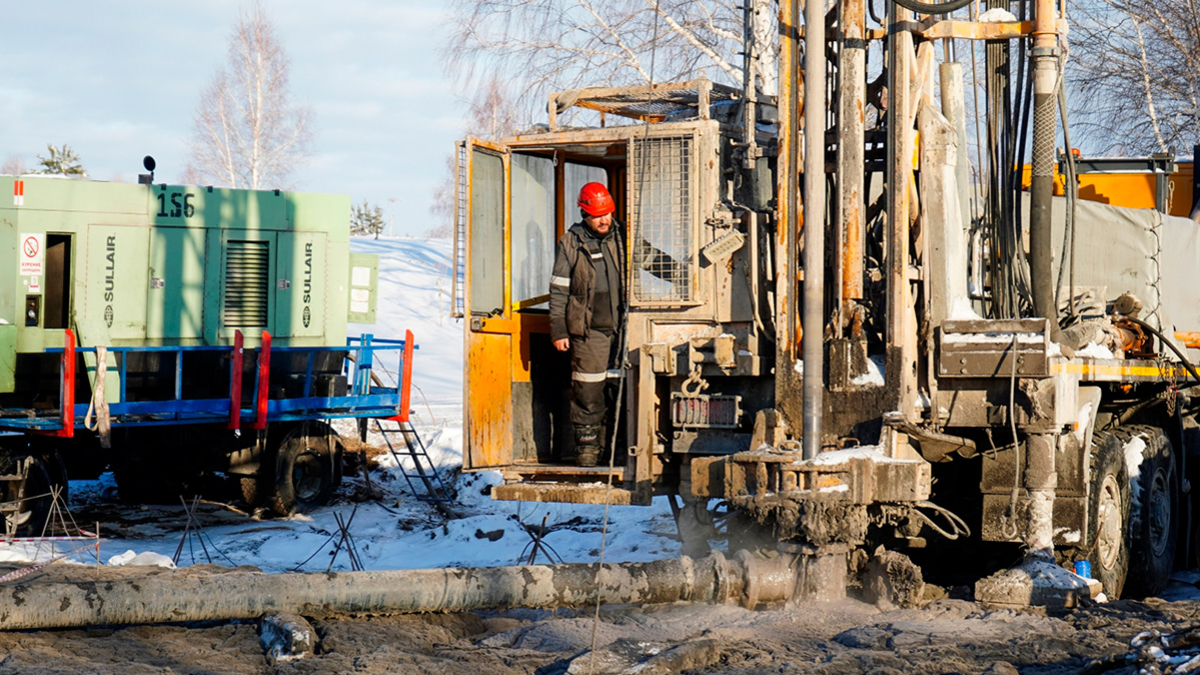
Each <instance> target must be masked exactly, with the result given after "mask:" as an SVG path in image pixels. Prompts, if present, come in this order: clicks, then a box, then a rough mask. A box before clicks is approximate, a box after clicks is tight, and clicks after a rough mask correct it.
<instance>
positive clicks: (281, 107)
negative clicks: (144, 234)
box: [187, 6, 312, 189]
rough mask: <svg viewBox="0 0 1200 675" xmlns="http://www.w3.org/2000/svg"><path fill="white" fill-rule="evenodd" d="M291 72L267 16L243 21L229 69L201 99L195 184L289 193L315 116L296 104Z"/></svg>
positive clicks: (255, 13)
mask: <svg viewBox="0 0 1200 675" xmlns="http://www.w3.org/2000/svg"><path fill="white" fill-rule="evenodd" d="M288 66H289V64H288V59H287V55H286V54H285V53H284V51H283V47H282V45H280V43H279V41H278V39H277V38H276V36H275V29H274V27H273V26H272V25H271V22H270V21H269V20H268V18H267V17H266V15H265V14H264V13H263V11H262V8H261V7H258V6H255V7H254V8H253V9H252V10H251V11H250V12H248V13H245V14H242V15H241V16H240V17H239V19H238V22H237V25H236V26H235V27H234V32H233V35H232V37H231V38H230V42H229V53H228V61H227V63H226V66H225V67H224V68H220V69H218V70H217V72H216V73H214V75H213V79H212V80H211V81H210V82H209V85H208V86H207V87H206V88H205V89H204V91H203V92H202V94H201V97H200V104H199V107H198V109H197V111H196V117H195V120H194V123H193V134H192V141H191V150H192V160H191V163H190V164H189V165H188V168H187V175H188V176H189V177H190V178H192V179H199V182H208V183H212V184H215V185H224V186H228V187H234V188H250V189H261V188H269V187H287V185H286V182H287V180H288V177H289V176H290V174H291V173H292V171H293V170H294V169H295V168H296V166H297V165H298V164H300V163H301V162H303V161H304V159H305V158H307V157H308V154H309V141H310V140H311V138H312V134H311V131H310V129H311V122H312V113H311V111H310V110H309V109H308V108H305V107H303V106H296V105H293V104H292V103H291V102H290V101H289V99H288Z"/></svg>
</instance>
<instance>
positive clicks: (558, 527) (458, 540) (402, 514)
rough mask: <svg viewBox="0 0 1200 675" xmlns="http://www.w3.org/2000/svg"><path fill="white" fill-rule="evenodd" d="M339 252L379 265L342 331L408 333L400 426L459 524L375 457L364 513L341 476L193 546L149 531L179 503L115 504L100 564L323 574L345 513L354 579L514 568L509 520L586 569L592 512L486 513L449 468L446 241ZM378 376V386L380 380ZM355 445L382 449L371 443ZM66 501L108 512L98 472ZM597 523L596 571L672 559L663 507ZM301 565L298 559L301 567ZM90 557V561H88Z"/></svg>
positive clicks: (453, 328)
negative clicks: (373, 312)
mask: <svg viewBox="0 0 1200 675" xmlns="http://www.w3.org/2000/svg"><path fill="white" fill-rule="evenodd" d="M350 248H351V250H352V251H354V252H359V253H376V254H379V256H380V263H379V300H378V310H377V322H376V324H375V325H373V326H365V325H351V327H350V334H351V335H356V334H358V333H360V332H371V333H374V334H375V335H376V336H378V337H396V338H402V337H403V336H404V331H405V330H412V331H413V334H414V336H415V339H416V342H417V344H418V345H419V349H418V350H417V351H416V353H415V355H414V363H413V384H414V391H413V400H412V408H413V410H414V412H415V414H414V426H415V427H416V428H417V430H418V432H419V433H420V435H421V438H422V439H423V441H424V442H425V444H426V446H427V448H428V452H429V455H430V456H431V458H432V459H433V461H434V462H435V463H436V464H437V465H438V470H439V472H440V474H441V476H442V478H443V479H444V480H445V481H446V482H447V483H448V485H449V486H450V487H451V489H452V491H454V492H455V493H456V499H455V501H454V503H453V505H452V509H453V510H454V511H455V512H456V514H457V515H461V516H462V517H457V518H455V517H447V516H446V515H444V514H443V513H442V512H440V511H439V510H438V509H436V508H434V507H433V506H432V505H430V504H428V503H425V502H420V501H418V500H416V499H415V498H414V495H413V493H412V492H411V491H410V489H409V487H408V485H407V483H406V481H405V479H404V477H403V475H402V473H401V470H400V468H399V467H398V464H397V462H396V461H395V460H394V459H392V458H391V457H388V456H383V457H381V458H380V465H381V466H380V468H379V469H377V470H374V471H372V472H371V480H372V483H373V485H374V486H375V487H376V488H378V489H380V490H381V491H382V492H383V493H384V495H385V497H384V499H382V500H380V501H378V502H373V501H365V502H361V503H357V504H356V503H354V502H353V501H351V497H352V496H353V495H354V493H355V492H356V490H357V491H362V490H363V489H364V487H365V486H364V484H363V479H362V478H361V476H360V477H357V478H347V479H345V481H344V483H343V486H342V488H341V489H340V490H339V492H338V495H337V497H336V498H335V500H334V503H333V504H332V505H330V506H328V507H326V508H322V509H319V510H317V511H315V512H313V513H309V514H301V515H296V516H293V517H292V518H289V519H285V520H261V521H260V520H254V519H251V518H249V517H245V516H239V515H238V514H234V513H232V512H227V511H223V510H222V509H221V508H220V507H212V506H206V507H205V511H204V512H203V513H204V514H205V517H204V518H202V520H201V525H202V526H203V538H202V539H197V538H196V537H195V536H193V535H189V536H188V538H187V539H186V540H184V539H183V536H182V535H183V533H182V531H180V529H178V528H175V529H166V528H163V527H160V526H159V524H157V523H159V522H160V521H162V520H167V519H172V518H173V519H176V520H177V521H179V522H180V523H181V524H182V522H185V520H184V519H183V516H182V514H183V507H182V506H178V507H170V506H153V505H148V506H143V507H123V508H125V509H127V510H132V511H133V513H134V515H140V516H144V518H143V519H141V520H137V522H136V523H135V524H129V523H126V524H125V525H123V526H121V527H119V528H116V529H118V530H119V531H120V532H121V536H119V537H116V538H112V537H109V536H104V532H105V529H106V528H105V525H104V523H103V522H102V523H101V524H100V528H101V534H102V536H104V538H103V542H102V544H101V552H100V558H101V560H102V561H105V562H108V561H111V564H123V563H125V562H129V561H130V560H134V559H135V558H134V556H135V555H137V554H146V553H150V554H158V556H167V557H173V556H174V555H175V553H176V549H177V548H179V547H180V544H181V541H182V542H183V546H182V550H181V556H180V561H179V565H180V566H181V567H185V566H188V565H191V564H196V563H205V562H208V559H209V557H211V558H212V560H213V562H215V563H218V564H223V565H254V566H257V567H259V568H261V569H262V570H264V571H268V572H283V571H288V570H292V569H297V568H299V569H302V570H304V571H324V570H325V569H326V568H327V567H328V566H329V564H330V555H329V552H330V551H331V550H332V548H333V544H334V543H335V541H331V537H334V535H335V534H337V533H338V532H339V530H338V526H337V522H336V519H335V514H338V515H340V516H342V517H343V518H349V517H350V516H351V514H352V512H353V511H354V509H355V507H356V506H357V513H354V519H353V522H352V523H351V525H350V528H349V529H350V532H351V534H352V536H353V539H354V543H355V545H356V549H357V551H358V554H359V556H360V558H361V562H362V564H363V566H364V567H365V568H366V569H410V568H423V567H443V566H490V565H513V564H518V563H520V562H523V561H524V560H526V559H527V558H528V554H529V552H528V549H529V547H530V544H531V542H532V537H531V536H530V535H529V534H528V533H527V532H526V530H525V528H524V527H522V523H524V524H525V525H527V526H528V527H530V528H533V529H534V530H535V531H536V530H538V529H540V528H541V526H542V522H543V518H545V519H546V532H548V534H547V535H546V536H545V537H544V542H545V543H546V545H547V546H548V547H549V549H551V551H552V552H553V555H554V560H555V561H558V560H559V559H561V560H563V561H565V562H594V561H596V560H597V558H598V555H599V549H600V544H601V532H600V531H601V527H602V521H603V517H604V507H602V506H595V505H567V504H533V503H520V502H496V501H492V499H491V497H489V496H487V494H485V493H486V492H487V491H489V490H490V487H491V486H493V485H497V484H499V483H500V482H501V478H500V475H499V473H497V472H484V473H480V474H467V475H464V474H462V473H461V471H460V470H461V466H462V451H463V431H462V429H463V419H462V370H463V369H462V363H463V359H462V351H463V336H462V322H461V320H458V319H454V318H452V317H451V316H450V300H451V279H452V274H451V271H452V265H453V257H452V250H451V242H450V241H449V240H420V239H400V238H380V239H378V240H371V239H362V238H353V239H352V240H351V245H350ZM396 363H397V361H396V359H395V358H394V357H391V358H387V359H385V365H386V366H387V367H388V368H389V369H390V370H391V371H392V372H393V374H394V371H395V369H396ZM383 379H384V381H385V383H389V384H390V382H389V376H388V375H383ZM417 389H419V391H417ZM369 440H370V441H371V442H372V443H374V444H378V445H382V441H381V440H380V438H379V436H378V435H374V436H373V438H372V439H369ZM418 488H419V486H418ZM70 490H71V508H72V511H83V510H86V509H87V508H95V507H96V506H97V505H105V504H116V486H115V483H114V482H113V479H112V475H111V474H105V475H103V476H101V478H100V480H96V481H72V482H71V485H70ZM217 516H220V517H217ZM609 516H610V520H609V526H608V536H607V547H606V550H605V560H606V561H611V562H622V561H646V560H655V559H659V558H668V557H675V556H678V555H679V543H678V542H677V541H676V540H675V538H674V535H675V532H676V530H675V524H674V521H673V519H672V517H671V512H670V508H669V505H668V504H667V502H666V500H665V499H664V498H659V499H656V500H655V503H654V505H653V506H649V507H636V506H614V507H612V508H611V510H610V512H609ZM205 519H208V520H209V522H208V523H207V524H206V523H205V522H204V521H205ZM112 529H113V528H109V531H112ZM202 544H203V545H202ZM205 547H207V548H208V550H207V552H206V551H205ZM56 550H57V552H58V553H59V554H61V553H62V552H64V551H67V550H70V549H69V548H64V545H63V544H61V543H60V544H58V545H57V548H56ZM128 551H132V552H133V554H127V552H128ZM314 554H315V555H314ZM52 555H53V554H52V553H51V551H50V549H49V547H48V546H46V545H42V546H41V547H40V548H39V547H37V546H33V545H28V546H12V547H0V560H21V559H24V560H46V559H49V558H50V557H52ZM158 556H154V555H142V556H141V558H140V559H136V560H138V561H139V562H141V561H151V564H153V562H161V560H162V559H161V558H160V557H158ZM310 558H311V559H310ZM73 559H75V560H78V557H76V558H73ZM85 559H86V558H85ZM306 559H310V560H308V562H307V563H304V561H305V560H306ZM91 560H92V562H93V563H94V561H95V559H94V558H92V559H91ZM538 562H542V563H544V562H547V556H546V555H545V554H543V555H539V557H538ZM350 568H351V567H350V560H349V558H348V556H347V555H346V554H345V553H341V554H339V555H338V556H337V557H336V559H335V561H334V565H333V569H335V570H348V569H350Z"/></svg>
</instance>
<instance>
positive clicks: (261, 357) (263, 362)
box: [254, 330, 271, 431]
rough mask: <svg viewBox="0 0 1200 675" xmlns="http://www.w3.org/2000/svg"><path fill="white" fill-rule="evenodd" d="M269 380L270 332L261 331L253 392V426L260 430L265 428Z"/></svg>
mask: <svg viewBox="0 0 1200 675" xmlns="http://www.w3.org/2000/svg"><path fill="white" fill-rule="evenodd" d="M270 380H271V334H270V333H268V332H267V331H265V330H264V331H263V333H262V346H261V347H259V349H258V391H257V392H255V403H256V404H257V405H256V413H257V416H256V417H255V418H254V428H255V429H257V430H258V431H262V430H263V429H266V428H267V392H268V391H270V387H269V386H268V385H269V384H270Z"/></svg>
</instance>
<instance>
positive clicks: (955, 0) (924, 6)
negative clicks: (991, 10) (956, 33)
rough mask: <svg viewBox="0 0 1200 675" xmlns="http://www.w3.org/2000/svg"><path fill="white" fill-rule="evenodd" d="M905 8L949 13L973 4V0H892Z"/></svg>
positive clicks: (921, 11)
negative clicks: (929, 0) (927, 0)
mask: <svg viewBox="0 0 1200 675" xmlns="http://www.w3.org/2000/svg"><path fill="white" fill-rule="evenodd" d="M892 2H894V3H896V4H897V5H900V6H901V7H903V8H905V9H909V10H912V11H914V12H919V13H921V14H949V13H950V12H953V11H955V10H958V9H962V8H963V7H966V6H967V5H969V4H971V0H950V1H949V2H919V1H918V0H892Z"/></svg>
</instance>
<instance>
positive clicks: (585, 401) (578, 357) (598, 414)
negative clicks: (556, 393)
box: [571, 330, 617, 427]
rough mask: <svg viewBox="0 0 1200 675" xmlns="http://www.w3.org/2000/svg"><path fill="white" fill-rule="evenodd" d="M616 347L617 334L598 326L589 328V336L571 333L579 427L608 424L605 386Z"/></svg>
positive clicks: (573, 394)
mask: <svg viewBox="0 0 1200 675" xmlns="http://www.w3.org/2000/svg"><path fill="white" fill-rule="evenodd" d="M616 349H617V345H616V339H615V336H613V335H609V334H607V333H603V332H601V331H598V330H588V334H587V337H586V338H580V337H576V336H574V335H572V336H571V423H572V424H574V425H575V426H576V427H579V426H586V425H597V424H604V413H605V412H606V410H605V404H604V386H605V384H606V383H607V382H608V379H609V368H610V366H611V365H612V361H613V356H614V355H613V351H614V350H616ZM612 374H613V376H614V377H615V376H616V371H613V373H612Z"/></svg>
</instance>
